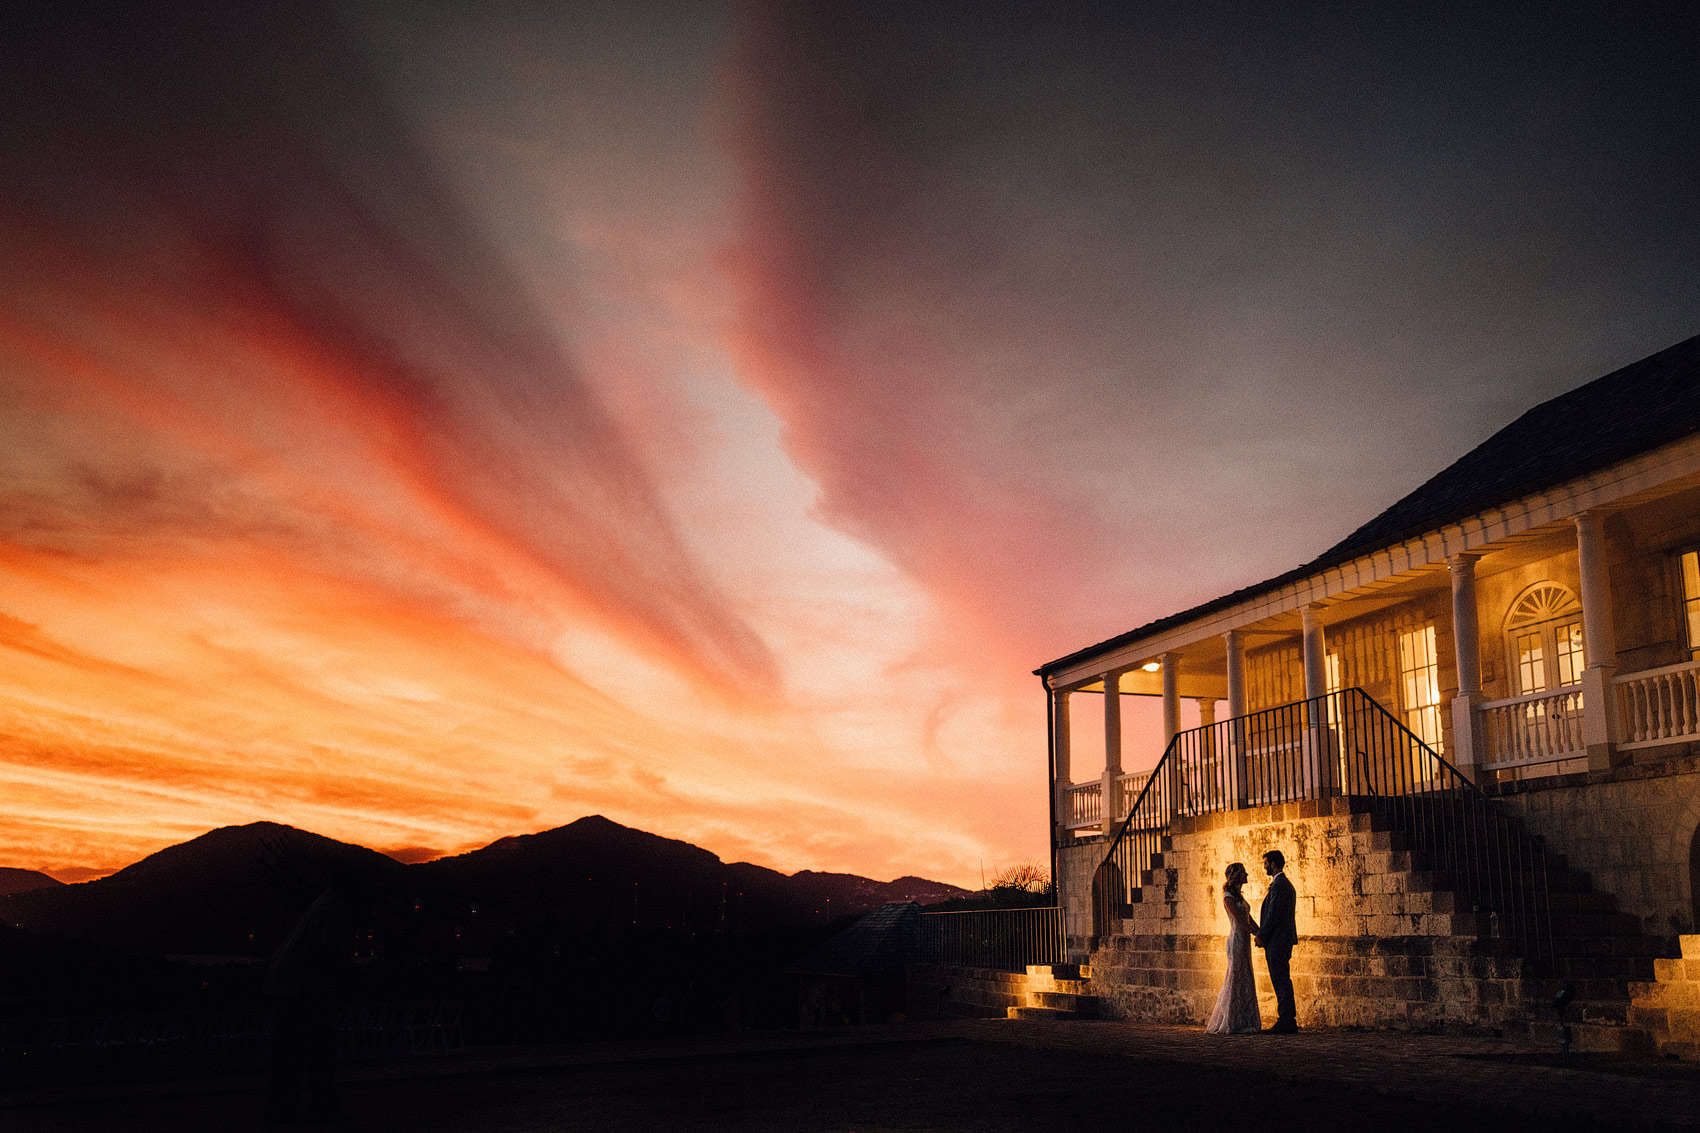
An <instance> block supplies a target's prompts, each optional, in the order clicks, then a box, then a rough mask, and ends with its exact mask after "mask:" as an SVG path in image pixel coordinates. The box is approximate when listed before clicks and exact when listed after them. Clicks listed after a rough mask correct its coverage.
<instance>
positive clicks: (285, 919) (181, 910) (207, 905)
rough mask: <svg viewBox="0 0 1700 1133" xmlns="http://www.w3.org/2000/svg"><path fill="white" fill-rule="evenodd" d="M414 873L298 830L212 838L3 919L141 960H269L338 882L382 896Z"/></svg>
mask: <svg viewBox="0 0 1700 1133" xmlns="http://www.w3.org/2000/svg"><path fill="white" fill-rule="evenodd" d="M405 868H406V867H405V866H403V865H401V864H400V863H398V862H395V861H393V860H391V859H390V858H387V857H385V856H384V855H383V854H379V853H376V852H375V851H372V850H368V849H365V848H364V847H361V846H352V845H349V844H348V843H346V842H337V841H334V840H332V839H330V838H325V837H322V836H320V835H318V834H310V833H308V832H307V831H305V830H297V829H295V828H294V827H292V826H283V825H280V824H278V823H275V822H255V823H250V824H248V825H246V826H226V827H221V828H219V829H217V830H211V831H208V832H207V833H205V834H202V835H201V836H200V837H198V838H194V839H191V840H190V841H188V842H184V843H182V844H181V845H177V846H170V847H167V848H166V849H164V850H161V851H159V852H158V853H156V854H150V855H149V856H148V857H145V858H143V859H142V860H141V861H139V862H136V863H135V864H134V865H131V866H127V867H126V868H124V869H121V870H119V871H118V872H117V873H114V874H112V875H111V876H109V877H103V878H100V879H99V880H97V881H87V882H83V883H82V884H80V885H63V886H59V887H58V888H53V889H40V890H36V891H34V892H31V893H20V894H16V895H14V896H11V897H7V898H5V899H4V902H3V904H0V912H3V913H4V914H5V916H6V917H7V919H9V920H11V921H12V922H13V923H15V924H18V925H20V926H22V927H23V928H26V929H29V930H30V931H32V932H38V933H53V934H60V935H65V936H74V937H81V938H85V939H90V940H99V941H102V942H104V943H106V944H109V945H112V946H114V947H123V948H126V949H129V950H132V951H136V952H163V953H173V952H177V953H219V954H231V955H265V954H267V953H269V952H270V951H271V950H272V949H273V948H275V947H276V946H277V943H278V942H279V941H280V940H281V939H282V938H283V936H284V935H285V934H286V933H287V932H288V931H289V929H290V928H291V927H292V926H293V925H294V923H295V921H296V919H297V918H299V917H300V915H301V912H302V910H304V909H305V908H306V907H307V905H309V904H310V903H311V902H312V901H313V899H314V898H315V897H316V896H318V894H319V893H320V892H322V891H323V890H324V889H325V887H326V886H327V885H330V884H331V883H332V882H336V883H339V884H345V885H355V886H360V887H364V888H368V889H373V890H383V889H386V888H389V887H391V886H393V885H394V883H395V882H396V881H398V880H399V878H400V876H401V872H402V871H403V870H404V869H405Z"/></svg>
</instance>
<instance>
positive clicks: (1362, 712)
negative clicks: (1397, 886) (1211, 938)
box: [1093, 688, 1552, 957]
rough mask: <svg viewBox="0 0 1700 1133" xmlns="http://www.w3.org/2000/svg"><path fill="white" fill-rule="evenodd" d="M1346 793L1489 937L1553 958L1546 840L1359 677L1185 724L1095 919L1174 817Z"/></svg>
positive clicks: (1144, 801) (1113, 856)
mask: <svg viewBox="0 0 1700 1133" xmlns="http://www.w3.org/2000/svg"><path fill="white" fill-rule="evenodd" d="M1342 796H1344V797H1347V798H1349V799H1350V800H1352V806H1353V809H1355V810H1361V811H1364V812H1367V813H1370V814H1372V815H1374V816H1379V817H1380V818H1382V819H1383V821H1385V822H1387V823H1388V824H1390V825H1391V826H1393V827H1395V828H1397V829H1399V830H1401V831H1403V832H1404V833H1405V834H1406V836H1407V837H1408V838H1409V839H1410V843H1411V849H1412V850H1415V851H1416V852H1417V853H1418V854H1419V855H1420V856H1421V857H1422V858H1423V859H1424V861H1425V862H1426V863H1427V864H1428V866H1429V867H1430V868H1431V869H1433V870H1435V871H1436V872H1438V873H1440V874H1443V875H1445V876H1444V878H1443V879H1441V880H1443V881H1444V882H1445V883H1446V884H1447V885H1448V887H1450V888H1451V889H1453V890H1454V891H1455V892H1456V893H1458V895H1459V896H1460V897H1461V898H1462V899H1464V900H1466V901H1468V902H1469V904H1470V911H1472V912H1474V913H1476V914H1477V916H1478V917H1479V922H1478V924H1477V925H1476V926H1475V927H1476V929H1477V931H1478V932H1479V933H1480V934H1481V935H1497V936H1503V937H1506V938H1508V939H1511V940H1513V941H1514V942H1516V943H1517V944H1518V946H1519V947H1520V948H1521V950H1523V951H1524V952H1525V953H1526V954H1528V955H1530V956H1532V957H1534V956H1539V957H1550V955H1551V948H1552V924H1551V922H1552V913H1551V901H1550V898H1549V896H1548V890H1547V883H1548V877H1547V865H1546V855H1545V854H1544V853H1543V852H1542V850H1541V848H1540V846H1539V844H1538V843H1537V842H1536V840H1535V839H1534V838H1533V837H1532V836H1531V835H1530V834H1528V832H1527V831H1526V830H1525V829H1524V828H1523V826H1522V824H1521V823H1520V822H1518V821H1517V820H1516V819H1514V818H1512V817H1510V816H1508V815H1506V814H1504V813H1502V812H1501V811H1500V810H1498V809H1497V808H1496V807H1495V805H1494V803H1493V801H1492V800H1491V799H1489V798H1488V797H1487V796H1486V795H1484V794H1483V793H1482V792H1481V789H1480V788H1478V787H1477V786H1476V785H1475V784H1474V783H1472V782H1471V781H1470V780H1469V779H1468V778H1467V777H1466V776H1465V775H1464V774H1463V773H1462V772H1460V771H1459V770H1458V769H1457V768H1456V767H1454V766H1452V764H1450V763H1448V762H1447V761H1446V760H1445V759H1444V758H1442V757H1441V755H1440V754H1439V753H1438V752H1436V751H1435V750H1434V749H1433V748H1432V747H1430V746H1429V745H1428V744H1427V743H1425V742H1424V741H1423V740H1422V738H1421V737H1419V736H1417V735H1416V734H1415V733H1414V732H1412V731H1411V729H1410V728H1408V727H1406V726H1405V724H1404V723H1403V722H1402V721H1400V720H1399V719H1397V718H1396V717H1395V716H1394V715H1393V714H1392V713H1391V712H1389V711H1387V709H1386V708H1385V707H1383V706H1382V705H1381V704H1379V703H1378V702H1377V701H1376V700H1375V699H1374V698H1373V697H1371V696H1370V695H1369V694H1368V693H1366V692H1364V691H1363V690H1362V689H1359V688H1351V689H1345V690H1342V691H1339V692H1332V693H1328V694H1327V695H1325V696H1318V697H1312V698H1311V699H1309V700H1301V701H1295V702H1293V703H1291V704H1283V705H1279V706H1277V707H1275V708H1266V709H1263V710H1261V711H1259V712H1253V713H1249V714H1247V715H1245V716H1236V717H1233V718H1230V719H1228V720H1220V721H1217V722H1215V723H1213V724H1205V725H1201V726H1200V727H1197V728H1191V729H1188V730H1187V731H1184V732H1177V733H1176V734H1175V736H1174V737H1173V738H1172V739H1171V740H1170V741H1169V743H1168V745H1167V746H1166V747H1165V748H1164V749H1163V755H1162V758H1161V759H1159V760H1158V761H1157V766H1156V767H1155V768H1153V769H1152V772H1151V778H1150V780H1149V781H1148V782H1147V783H1146V785H1145V789H1144V790H1142V791H1141V792H1140V793H1139V796H1138V798H1136V799H1135V800H1134V802H1133V805H1132V806H1130V807H1129V808H1128V813H1127V818H1126V819H1124V820H1123V822H1122V824H1121V826H1120V827H1119V828H1118V829H1117V831H1116V835H1115V838H1114V839H1113V840H1112V842H1111V844H1110V848H1109V851H1108V852H1107V853H1106V854H1105V855H1104V860H1103V862H1102V864H1101V865H1100V866H1099V867H1098V872H1097V874H1096V875H1095V878H1094V882H1093V901H1094V923H1095V924H1107V923H1109V921H1110V919H1111V918H1112V917H1114V916H1117V915H1122V914H1123V911H1124V910H1125V909H1126V907H1127V906H1128V904H1130V903H1131V901H1132V895H1133V891H1134V889H1136V888H1138V886H1139V885H1140V883H1141V879H1142V877H1143V875H1144V873H1145V872H1146V871H1147V870H1149V869H1151V868H1152V867H1153V859H1154V858H1155V857H1156V855H1157V854H1159V853H1160V852H1161V851H1162V844H1163V838H1164V836H1165V835H1166V834H1167V832H1168V831H1169V829H1170V828H1171V826H1172V825H1173V823H1174V820H1175V818H1176V817H1179V816H1184V815H1198V814H1209V813H1212V812H1218V811H1233V810H1242V809H1248V808H1250V807H1255V806H1264V805H1268V804H1270V803H1275V802H1293V801H1300V800H1321V799H1332V798H1336V797H1342Z"/></svg>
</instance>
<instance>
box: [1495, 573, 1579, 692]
mask: <svg viewBox="0 0 1700 1133" xmlns="http://www.w3.org/2000/svg"><path fill="white" fill-rule="evenodd" d="M1505 640H1506V642H1507V644H1508V645H1509V646H1510V651H1511V673H1512V675H1513V676H1514V677H1515V678H1516V681H1517V687H1516V688H1515V689H1513V690H1512V691H1513V692H1514V693H1516V694H1518V695H1527V694H1528V693H1532V692H1547V691H1548V690H1550V689H1555V688H1565V687H1568V686H1570V685H1574V684H1577V683H1578V682H1580V681H1581V679H1582V606H1581V604H1580V603H1579V602H1577V601H1576V595H1574V594H1572V593H1571V592H1570V591H1569V590H1567V589H1565V588H1564V587H1562V586H1560V585H1559V584H1558V583H1556V582H1537V583H1536V584H1535V585H1533V586H1531V587H1529V589H1527V590H1525V591H1524V592H1523V593H1522V595H1521V596H1520V597H1519V598H1518V599H1517V601H1516V602H1514V603H1512V605H1511V612H1510V613H1509V614H1507V615H1506V618H1505Z"/></svg>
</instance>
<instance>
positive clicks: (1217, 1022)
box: [1204, 893, 1263, 1035]
mask: <svg viewBox="0 0 1700 1133" xmlns="http://www.w3.org/2000/svg"><path fill="white" fill-rule="evenodd" d="M1222 908H1223V910H1224V911H1226V912H1227V914H1228V926H1229V927H1228V975H1227V978H1226V979H1224V980H1223V981H1222V992H1221V994H1220V995H1218V996H1217V997H1216V1008H1215V1010H1213V1011H1211V1012H1210V1022H1209V1023H1208V1024H1206V1025H1205V1028H1204V1029H1205V1030H1206V1031H1207V1032H1209V1033H1210V1034H1212V1035H1244V1034H1252V1033H1255V1032H1257V1031H1261V1030H1262V1029H1263V1018H1262V1016H1261V1015H1259V1014H1258V1010H1257V981H1256V978H1255V977H1254V976H1253V975H1252V974H1251V905H1250V903H1248V902H1247V901H1246V899H1245V898H1244V897H1236V896H1234V895H1233V894H1231V893H1224V894H1222Z"/></svg>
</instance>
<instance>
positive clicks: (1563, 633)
mask: <svg viewBox="0 0 1700 1133" xmlns="http://www.w3.org/2000/svg"><path fill="white" fill-rule="evenodd" d="M1554 632H1555V636H1556V638H1557V642H1558V683H1559V684H1561V685H1573V684H1575V683H1576V682H1577V681H1580V680H1581V679H1582V623H1581V622H1568V623H1566V624H1565V625H1561V626H1559V627H1558V629H1557V630H1556V631H1554Z"/></svg>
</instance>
